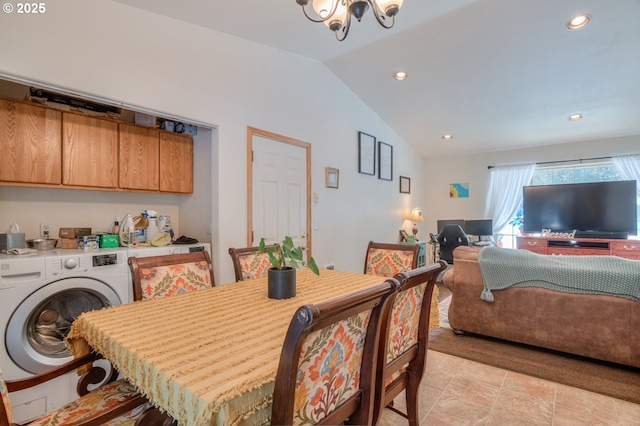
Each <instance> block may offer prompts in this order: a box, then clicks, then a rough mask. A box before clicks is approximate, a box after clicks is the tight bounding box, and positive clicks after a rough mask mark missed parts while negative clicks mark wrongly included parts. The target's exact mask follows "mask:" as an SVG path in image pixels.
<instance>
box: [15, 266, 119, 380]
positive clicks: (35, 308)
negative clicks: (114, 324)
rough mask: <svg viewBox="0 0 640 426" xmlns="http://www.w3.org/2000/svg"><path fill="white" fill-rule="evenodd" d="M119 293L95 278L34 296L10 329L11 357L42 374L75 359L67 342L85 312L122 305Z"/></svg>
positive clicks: (66, 282)
mask: <svg viewBox="0 0 640 426" xmlns="http://www.w3.org/2000/svg"><path fill="white" fill-rule="evenodd" d="M120 304H121V300H120V298H119V297H118V295H117V294H116V292H115V291H114V290H113V289H112V288H111V287H109V285H107V284H105V283H104V282H102V281H99V280H96V279H93V278H66V279H61V280H59V281H54V282H51V283H49V284H47V285H45V286H43V287H41V288H39V289H38V290H36V291H34V292H33V293H31V294H30V295H29V296H28V297H27V298H26V299H25V300H23V301H22V303H20V305H18V308H17V309H16V310H15V312H14V313H13V315H12V316H11V319H10V320H9V325H8V326H7V332H6V333H7V334H6V337H5V338H6V343H7V351H8V352H9V356H10V357H11V359H12V360H13V362H15V363H16V365H18V366H19V367H20V368H22V369H24V370H26V371H28V372H30V373H34V374H38V373H43V372H45V371H47V370H50V369H51V368H52V367H55V366H57V365H60V364H64V363H65V362H68V361H70V360H71V359H72V356H71V352H70V351H69V349H68V348H67V346H66V344H65V342H64V339H65V337H67V334H68V333H69V329H70V328H71V323H73V321H74V320H75V319H76V318H77V317H78V316H79V315H80V314H81V313H83V312H88V311H92V310H95V309H101V308H104V307H106V306H114V305H120Z"/></svg>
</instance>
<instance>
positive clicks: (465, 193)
mask: <svg viewBox="0 0 640 426" xmlns="http://www.w3.org/2000/svg"><path fill="white" fill-rule="evenodd" d="M449 198H469V183H468V182H466V183H451V184H449Z"/></svg>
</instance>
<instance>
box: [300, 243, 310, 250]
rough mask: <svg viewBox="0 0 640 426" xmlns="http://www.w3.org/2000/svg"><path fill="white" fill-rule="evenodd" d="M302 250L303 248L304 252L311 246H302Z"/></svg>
mask: <svg viewBox="0 0 640 426" xmlns="http://www.w3.org/2000/svg"><path fill="white" fill-rule="evenodd" d="M300 248H301V249H302V250H307V249H308V248H309V246H308V245H306V244H303V245H302V246H300Z"/></svg>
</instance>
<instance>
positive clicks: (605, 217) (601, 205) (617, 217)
mask: <svg viewBox="0 0 640 426" xmlns="http://www.w3.org/2000/svg"><path fill="white" fill-rule="evenodd" d="M522 194H523V216H524V224H523V231H524V232H525V233H534V232H542V229H551V231H552V232H573V230H574V229H575V230H576V235H575V237H577V238H627V237H628V235H636V234H637V233H638V229H637V228H638V218H637V214H638V210H637V209H638V207H637V201H636V200H637V195H636V194H637V193H636V181H635V180H629V181H616V182H595V183H574V184H562V185H541V186H525V187H523V192H522Z"/></svg>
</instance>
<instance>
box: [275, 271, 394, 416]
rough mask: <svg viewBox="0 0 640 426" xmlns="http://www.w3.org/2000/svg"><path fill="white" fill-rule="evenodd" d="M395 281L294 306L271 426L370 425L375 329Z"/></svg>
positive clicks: (276, 382)
mask: <svg viewBox="0 0 640 426" xmlns="http://www.w3.org/2000/svg"><path fill="white" fill-rule="evenodd" d="M397 286H398V282H397V281H396V280H395V279H393V278H390V279H387V280H386V281H385V282H383V283H381V284H378V285H375V286H372V287H369V288H367V289H364V290H361V291H357V292H354V293H351V294H349V295H346V296H343V297H340V298H336V299H333V300H329V301H326V302H323V303H320V304H318V305H306V306H302V307H300V308H298V310H297V311H296V313H295V314H294V316H293V319H292V320H291V323H290V325H289V329H288V331H287V334H286V337H285V340H284V344H283V346H282V353H281V354H280V363H279V365H278V371H277V375H276V381H275V386H274V392H273V405H272V411H271V424H274V425H298V424H332V425H335V424H341V423H342V422H344V421H345V420H346V419H348V422H349V423H353V424H359V425H367V424H373V423H372V420H373V404H374V399H373V397H374V386H375V374H374V372H375V366H376V358H377V346H378V342H379V338H380V336H379V331H380V330H379V327H380V324H381V319H382V317H384V316H385V314H386V315H388V311H389V309H390V308H391V304H390V303H389V302H390V300H391V297H390V296H392V295H393V293H395V291H396V289H397Z"/></svg>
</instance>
